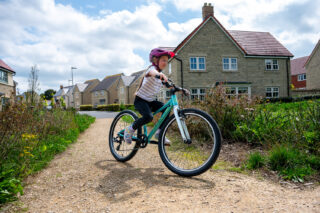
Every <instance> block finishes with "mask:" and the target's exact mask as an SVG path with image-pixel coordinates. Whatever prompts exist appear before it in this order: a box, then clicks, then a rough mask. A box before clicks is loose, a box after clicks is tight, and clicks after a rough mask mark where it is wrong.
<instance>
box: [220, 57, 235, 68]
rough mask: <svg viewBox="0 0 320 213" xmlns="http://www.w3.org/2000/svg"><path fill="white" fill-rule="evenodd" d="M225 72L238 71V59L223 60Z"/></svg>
mask: <svg viewBox="0 0 320 213" xmlns="http://www.w3.org/2000/svg"><path fill="white" fill-rule="evenodd" d="M223 70H238V60H237V58H223Z"/></svg>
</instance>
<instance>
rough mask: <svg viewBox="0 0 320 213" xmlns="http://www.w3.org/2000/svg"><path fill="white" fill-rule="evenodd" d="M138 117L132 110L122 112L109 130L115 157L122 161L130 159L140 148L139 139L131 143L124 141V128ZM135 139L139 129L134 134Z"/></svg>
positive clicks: (110, 142) (111, 148)
mask: <svg viewBox="0 0 320 213" xmlns="http://www.w3.org/2000/svg"><path fill="white" fill-rule="evenodd" d="M137 119H138V116H137V115H136V113H134V112H132V111H130V110H124V111H122V112H120V113H119V114H118V115H117V116H116V117H115V118H114V120H113V122H112V124H111V127H110V131H109V147H110V151H111V153H112V155H113V157H114V158H115V159H116V160H118V161H121V162H125V161H128V160H130V159H131V158H133V157H134V156H135V154H136V153H137V151H138V149H139V144H138V143H137V140H133V141H132V143H131V144H127V143H126V142H125V141H124V138H123V135H124V129H125V128H126V127H127V126H129V125H131V124H132V123H133V122H134V121H135V120H137ZM132 138H133V139H137V131H136V132H135V133H134V134H133V137H132Z"/></svg>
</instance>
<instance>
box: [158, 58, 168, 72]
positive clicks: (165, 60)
mask: <svg viewBox="0 0 320 213" xmlns="http://www.w3.org/2000/svg"><path fill="white" fill-rule="evenodd" d="M168 60H169V57H168V56H166V55H164V56H161V57H160V59H159V64H158V66H159V68H160V69H161V70H163V69H165V68H166V67H167V65H168Z"/></svg>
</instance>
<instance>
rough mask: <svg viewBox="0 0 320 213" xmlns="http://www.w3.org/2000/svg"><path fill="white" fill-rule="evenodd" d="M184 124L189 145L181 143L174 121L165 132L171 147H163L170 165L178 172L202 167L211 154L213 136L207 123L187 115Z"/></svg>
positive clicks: (196, 116) (195, 116)
mask: <svg viewBox="0 0 320 213" xmlns="http://www.w3.org/2000/svg"><path fill="white" fill-rule="evenodd" d="M185 124H186V127H187V129H188V131H189V134H190V139H191V141H192V143H191V144H186V143H184V142H183V140H182V137H181V135H180V131H179V129H178V125H177V123H176V120H174V121H173V122H172V123H171V124H170V126H169V127H167V131H166V132H165V133H164V134H165V135H164V136H165V137H167V138H170V139H172V140H171V141H172V145H171V146H170V147H168V148H166V147H164V149H165V153H166V156H167V158H168V160H169V161H170V163H171V164H172V165H173V166H174V167H176V168H178V169H180V170H194V169H197V168H199V167H201V166H202V165H204V164H205V163H206V162H207V160H208V159H209V157H210V154H208V153H212V149H213V147H214V142H215V136H214V134H215V133H214V132H213V129H212V128H211V125H210V123H209V122H208V121H206V120H205V119H203V118H201V117H200V116H198V115H196V114H188V115H187V116H186V117H185Z"/></svg>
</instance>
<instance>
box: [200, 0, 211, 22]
mask: <svg viewBox="0 0 320 213" xmlns="http://www.w3.org/2000/svg"><path fill="white" fill-rule="evenodd" d="M208 16H213V6H212V5H211V3H209V4H207V3H204V5H203V7H202V19H203V20H205V19H206V18H207V17H208Z"/></svg>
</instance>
